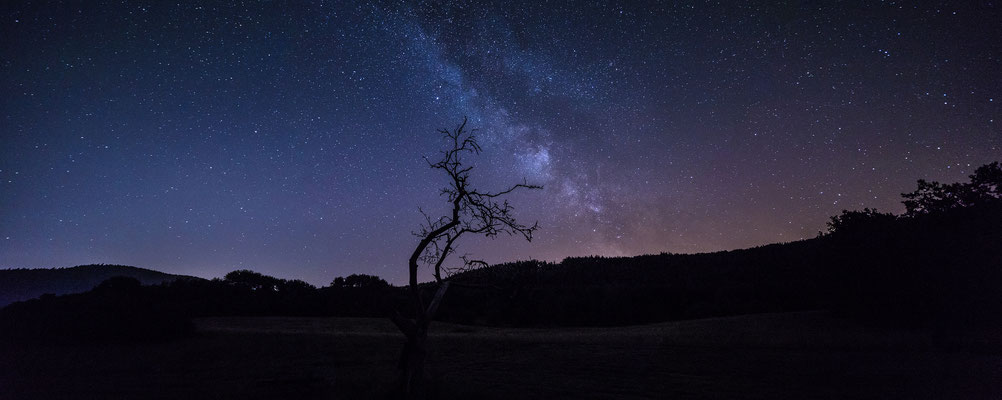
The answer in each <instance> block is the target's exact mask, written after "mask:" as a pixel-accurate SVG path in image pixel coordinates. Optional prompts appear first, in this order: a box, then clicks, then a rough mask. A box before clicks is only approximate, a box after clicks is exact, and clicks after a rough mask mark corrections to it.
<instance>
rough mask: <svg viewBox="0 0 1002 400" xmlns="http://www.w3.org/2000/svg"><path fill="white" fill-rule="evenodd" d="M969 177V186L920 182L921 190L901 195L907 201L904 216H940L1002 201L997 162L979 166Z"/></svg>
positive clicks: (1001, 185) (960, 183)
mask: <svg viewBox="0 0 1002 400" xmlns="http://www.w3.org/2000/svg"><path fill="white" fill-rule="evenodd" d="M969 177H970V179H971V181H970V182H968V183H962V182H957V183H950V184H942V183H939V182H935V181H933V182H929V181H926V180H925V179H919V180H918V189H916V190H915V191H914V192H911V193H902V194H901V197H904V198H905V200H904V201H903V203H904V205H905V209H906V212H905V214H906V215H908V216H916V215H921V214H937V213H942V212H944V211H947V210H951V209H955V208H963V207H970V206H973V205H978V204H985V203H989V202H993V201H999V200H1000V199H1002V167H1000V166H999V162H998V161H996V162H993V163H991V164H985V165H982V166H980V167H978V169H976V170H975V171H974V174H973V175H970V176H969Z"/></svg>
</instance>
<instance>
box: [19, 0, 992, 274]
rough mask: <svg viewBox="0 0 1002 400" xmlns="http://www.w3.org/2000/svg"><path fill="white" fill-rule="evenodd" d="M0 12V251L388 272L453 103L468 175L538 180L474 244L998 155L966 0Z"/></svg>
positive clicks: (792, 205) (765, 232)
mask: <svg viewBox="0 0 1002 400" xmlns="http://www.w3.org/2000/svg"><path fill="white" fill-rule="evenodd" d="M718 3H724V5H721V4H718ZM731 3H740V5H734V4H731ZM0 16H2V18H3V20H2V23H0V32H2V33H0V38H2V39H0V72H2V75H0V85H2V86H0V89H2V90H3V95H2V96H0V102H2V103H0V104H2V106H0V117H2V118H0V268H15V267H66V266H72V265H78V264H87V263H116V264H128V265H136V266H141V267H146V268H152V269H157V270H161V271H165V272H171V273H182V274H190V275H196V276H202V277H219V276H222V275H223V274H225V273H226V272H228V271H232V270H235V269H252V270H255V271H258V272H262V273H265V274H269V275H274V276H278V277H283V278H290V279H291V278H297V279H304V280H306V281H308V282H310V283H313V284H316V285H325V284H328V283H329V282H330V281H331V280H332V279H333V278H334V277H336V276H344V275H348V274H351V273H367V274H375V275H379V276H381V277H383V278H385V279H387V280H389V281H390V282H392V283H397V284H402V283H404V282H405V280H406V279H405V278H406V259H407V256H408V255H409V254H410V252H411V251H412V249H413V247H414V245H415V244H416V242H417V239H416V238H415V237H414V236H413V235H412V232H413V231H415V230H416V229H417V228H418V226H419V224H420V223H421V222H422V221H423V219H422V217H421V214H420V213H419V211H418V207H422V208H423V209H424V210H425V211H427V212H429V213H432V214H435V213H442V212H444V211H445V210H446V209H447V206H448V205H447V204H446V202H445V200H444V199H443V198H442V197H440V196H439V195H438V189H439V188H441V187H442V186H444V185H445V184H446V177H445V176H444V175H443V174H441V173H440V172H439V173H436V171H433V170H431V169H430V168H428V166H427V164H426V163H425V161H424V160H423V159H422V156H425V155H428V156H434V155H435V154H436V152H437V151H438V150H439V149H440V148H441V147H442V145H443V142H442V141H441V140H440V139H441V137H440V135H439V134H437V133H436V130H437V129H439V128H452V127H454V126H455V125H457V124H458V123H459V122H461V121H462V119H463V117H464V116H467V117H469V119H470V126H472V127H476V128H479V131H478V132H479V134H480V140H481V145H482V146H483V148H484V152H483V154H482V155H481V156H480V157H479V158H477V159H476V160H475V162H474V165H475V169H474V172H473V176H474V186H476V187H479V188H482V189H484V190H492V189H499V188H502V187H504V186H505V185H508V184H512V183H517V182H521V181H522V179H523V178H524V179H526V180H527V181H529V182H530V183H538V184H542V185H544V186H545V188H544V189H543V190H541V191H532V192H524V193H518V194H516V195H514V196H512V197H511V201H512V204H513V205H514V206H515V208H516V210H517V216H518V217H519V218H520V220H521V221H523V222H528V223H531V222H532V221H536V220H538V221H539V224H540V227H541V228H540V230H539V232H538V233H537V235H536V239H535V240H533V241H532V242H531V243H526V242H525V241H523V240H520V239H517V238H508V237H501V238H498V239H495V240H486V239H479V238H473V237H470V238H467V240H466V241H463V242H462V243H460V249H459V252H460V253H472V254H473V255H474V256H476V257H478V258H481V259H484V260H486V261H488V262H491V263H496V262H504V261H511V260H518V259H529V258H534V259H542V260H556V261H559V260H560V259H563V258H564V257H568V256H583V255H604V256H616V255H636V254H644V253H658V252H676V253H688V252H705V251H716V250H727V249H735V248H744V247H750V246H756V245H761V244H767V243H774V242H785V241H792V240H797V239H801V238H810V237H814V236H816V235H817V233H818V232H819V231H821V230H823V229H824V228H825V222H826V221H827V220H828V217H829V216H831V215H835V214H838V212H839V211H840V210H842V209H858V208H862V207H876V208H878V209H880V210H883V211H892V212H901V211H903V207H902V206H901V205H900V196H899V195H900V193H902V192H906V191H911V190H913V189H914V187H915V180H916V179H919V178H928V179H934V180H940V181H945V182H954V181H961V180H965V179H966V176H967V175H968V174H970V173H971V172H973V170H974V168H976V167H977V166H979V165H982V164H985V163H988V162H991V161H994V160H999V159H1002V127H1000V124H1002V108H1000V105H1002V73H1000V71H1002V44H1000V43H1002V40H1000V38H1002V24H1000V23H999V21H1002V13H1000V12H999V6H998V5H996V4H995V2H993V1H970V2H967V1H964V2H959V1H944V2H928V1H926V2H922V1H919V2H911V1H866V2H852V1H838V2H817V3H815V2H800V1H750V2H716V1H714V2H702V1H692V2H688V1H679V2H637V1H629V2H612V1H610V2H605V1H599V2H583V1H582V2H554V1H530V2H524V3H512V2H496V3H491V2H463V1H456V2H452V1H445V2H417V3H414V2H374V3H362V2H340V1H333V2H324V1H312V2H309V1H261V2H252V1H247V2H227V1H215V2H213V1H210V2H178V3H173V2H172V3H168V2H164V1H124V2H108V1H96V0H95V1H65V2H64V1H40V2H29V1H18V0H10V1H5V2H3V4H2V5H0ZM421 276H422V278H423V279H428V278H429V276H430V275H428V274H427V271H425V272H423V273H422V275H421Z"/></svg>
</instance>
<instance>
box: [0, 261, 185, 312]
mask: <svg viewBox="0 0 1002 400" xmlns="http://www.w3.org/2000/svg"><path fill="white" fill-rule="evenodd" d="M115 276H127V277H131V278H136V279H138V280H139V281H140V282H141V283H142V284H144V285H155V284H159V283H163V282H170V281H174V280H176V279H200V278H194V277H190V276H185V275H172V274H167V273H163V272H160V271H154V270H150V269H145V268H137V267H130V266H126V265H105V264H92V265H79V266H76V267H70V268H35V269H27V268H19V269H3V270H0V307H4V306H6V305H8V304H10V303H14V302H18V301H22V300H28V299H33V298H36V297H39V296H41V295H43V294H46V293H51V294H56V295H61V294H71V293H81V292H86V291H88V290H91V289H93V288H94V287H95V286H97V285H98V284H99V283H101V282H103V281H104V280H106V279H108V278H111V277H115Z"/></svg>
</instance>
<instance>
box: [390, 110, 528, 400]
mask: <svg viewBox="0 0 1002 400" xmlns="http://www.w3.org/2000/svg"><path fill="white" fill-rule="evenodd" d="M466 123H467V120H466V118H463V122H462V123H461V124H459V126H457V127H456V128H455V129H453V130H452V131H449V130H447V129H440V130H439V131H438V132H439V133H441V134H442V135H443V139H444V140H445V141H446V142H447V147H446V149H445V150H443V151H442V152H441V158H440V159H439V160H437V161H432V160H429V159H428V158H427V157H426V158H425V161H427V162H428V166H430V167H431V168H432V169H436V170H440V171H442V172H444V173H445V174H446V175H447V176H448V180H449V182H448V184H447V185H446V186H445V187H444V188H443V189H441V195H442V196H444V197H445V198H446V199H447V200H448V202H449V204H451V205H452V207H451V210H450V212H449V214H448V215H443V216H441V217H438V218H433V217H431V216H430V215H428V214H426V213H425V212H424V211H423V210H422V211H421V213H422V214H423V215H424V216H425V223H423V224H422V225H421V227H420V229H419V230H418V231H417V232H415V235H416V236H417V237H418V238H420V240H419V241H418V244H417V246H416V247H415V248H414V251H413V252H412V253H411V256H410V258H409V259H408V262H407V268H408V272H409V278H410V280H409V283H410V286H409V297H410V302H411V303H412V305H413V307H414V310H413V316H414V317H413V319H409V318H404V317H403V316H402V315H400V314H399V313H398V314H396V315H394V317H393V318H392V319H393V322H394V323H395V324H396V325H397V327H398V328H399V329H400V331H401V332H402V333H403V334H404V336H406V337H407V343H406V344H405V345H404V349H403V353H402V354H401V359H400V373H401V375H400V390H401V391H402V393H403V395H404V397H406V398H413V397H420V396H421V393H420V392H421V390H422V386H423V385H422V384H423V381H424V361H425V355H426V353H427V352H426V348H425V342H426V339H427V337H428V327H429V325H430V324H431V321H432V319H433V318H434V317H435V314H436V312H437V310H438V306H439V304H440V303H441V301H442V298H443V296H444V295H445V293H446V291H447V290H448V288H449V283H450V282H449V281H448V277H449V276H450V275H451V274H452V273H455V272H458V271H462V270H467V269H470V268H475V267H478V266H484V265H486V263H484V262H483V261H480V260H474V259H471V258H469V257H467V256H465V255H464V256H462V257H460V258H461V259H462V261H463V264H462V266H460V267H455V268H448V267H444V263H445V260H446V259H447V258H448V257H449V256H450V255H452V254H454V253H455V252H456V244H457V242H456V241H457V240H458V239H459V238H460V237H462V236H463V235H466V234H472V235H483V236H486V237H489V238H493V237H496V236H498V235H500V234H502V233H505V234H508V235H512V236H514V235H519V236H522V237H523V238H525V240H527V241H531V240H532V234H533V233H534V232H535V231H536V229H538V227H539V225H538V224H537V223H534V224H532V225H523V224H520V223H519V222H518V221H516V219H515V217H514V215H513V211H514V209H513V207H512V206H511V204H509V203H508V201H507V200H505V199H504V197H505V196H506V195H508V194H510V193H512V192H514V191H516V190H520V189H527V190H533V189H542V186H539V185H532V184H528V183H526V182H525V181H523V183H518V184H515V185H512V186H509V187H507V188H505V189H503V190H500V191H497V192H483V191H480V190H478V189H476V188H473V187H471V185H470V172H471V171H472V170H473V166H471V165H468V164H466V163H465V159H464V158H465V157H466V156H475V155H478V154H480V151H481V148H480V144H479V143H477V138H476V135H475V133H476V130H475V129H469V130H468V129H466ZM421 264H425V265H427V266H430V267H431V269H432V275H433V276H434V277H435V283H436V284H437V290H436V292H435V295H434V297H433V298H432V300H431V301H430V302H429V303H427V304H426V302H425V301H424V298H423V295H422V292H421V289H420V287H419V286H418V278H417V274H418V267H419V266H420V265H421ZM443 271H444V272H445V274H444V276H443Z"/></svg>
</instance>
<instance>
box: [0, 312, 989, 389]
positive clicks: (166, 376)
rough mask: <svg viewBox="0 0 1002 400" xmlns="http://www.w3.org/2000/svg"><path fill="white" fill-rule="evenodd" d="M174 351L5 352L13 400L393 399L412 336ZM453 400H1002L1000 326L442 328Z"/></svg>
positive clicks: (778, 321) (301, 335)
mask: <svg viewBox="0 0 1002 400" xmlns="http://www.w3.org/2000/svg"><path fill="white" fill-rule="evenodd" d="M196 326H197V331H198V335H197V336H195V337H191V338H186V339H180V340H176V341H171V342H160V343H143V344H106V345H77V346H69V345H61V346H59V345H44V346H30V347H26V346H23V345H20V346H11V345H8V344H5V345H4V347H2V352H0V357H2V358H0V368H2V373H0V394H2V396H0V397H2V398H5V399H7V398H10V399H37V398H74V399H78V398H87V399H103V398H134V399H154V398H163V399H168V398H169V399H225V398H241V399H259V398H381V397H384V396H385V394H386V393H387V391H388V389H389V387H390V385H392V384H393V382H394V380H395V378H396V364H397V361H398V358H399V354H400V348H401V346H402V344H403V338H402V337H401V336H400V335H399V333H397V331H396V329H395V328H394V327H393V325H392V324H391V323H390V322H389V321H387V320H383V319H349V318H286V317H274V318H206V319H199V320H197V321H196ZM432 327H433V331H432V333H431V335H430V339H429V346H430V351H431V354H430V359H429V366H428V368H429V373H430V376H431V379H432V381H433V382H434V383H435V385H436V387H437V388H438V389H437V390H438V394H439V397H440V398H497V399H507V398H540V399H542V398H575V399H577V398H621V399H622V398H638V399H639V398H673V399H709V398H729V399H776V398H788V399H836V398H837V399H843V398H859V399H886V398H910V399H923V398H927V399H950V398H955V399H992V398H1000V397H1002V351H1000V346H999V343H1000V341H999V339H998V338H999V337H1000V336H999V335H998V332H987V331H985V332H977V333H971V332H967V333H964V334H957V333H955V332H940V333H933V332H930V331H921V330H888V329H878V328H869V327H863V326H859V325H856V324H853V323H850V322H847V321H844V320H840V319H837V318H833V317H830V316H828V315H827V314H825V313H820V312H807V313H786V314H761V315H749V316H741V317H730V318H715V319H704V320H694V321H680V322H669V323H660V324H652V325H643V326H633V327H615V328H554V329H514V328H490V327H472V326H464V325H455V324H446V323H436V324H433V325H432Z"/></svg>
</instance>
